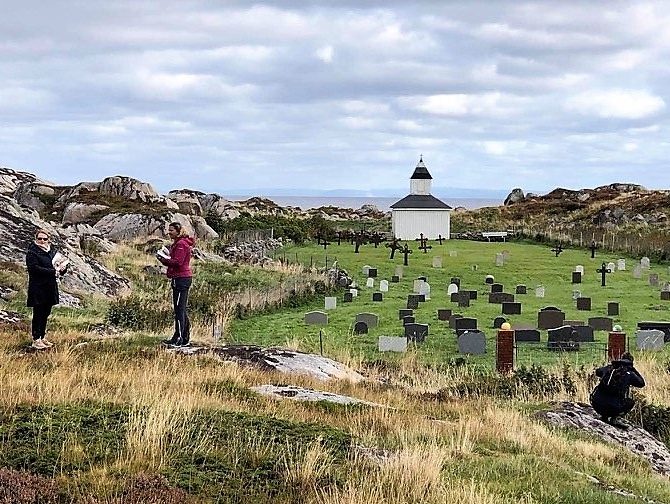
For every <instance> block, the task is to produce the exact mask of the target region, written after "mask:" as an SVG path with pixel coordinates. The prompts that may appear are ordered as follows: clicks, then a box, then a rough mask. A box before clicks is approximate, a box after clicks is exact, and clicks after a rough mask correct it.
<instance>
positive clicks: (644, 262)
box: [640, 257, 651, 269]
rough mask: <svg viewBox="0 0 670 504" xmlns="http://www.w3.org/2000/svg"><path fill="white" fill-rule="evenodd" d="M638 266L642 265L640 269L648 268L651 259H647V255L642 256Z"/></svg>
mask: <svg viewBox="0 0 670 504" xmlns="http://www.w3.org/2000/svg"><path fill="white" fill-rule="evenodd" d="M640 266H641V267H642V269H649V267H650V266H651V261H650V260H649V258H648V257H643V258H642V259H640Z"/></svg>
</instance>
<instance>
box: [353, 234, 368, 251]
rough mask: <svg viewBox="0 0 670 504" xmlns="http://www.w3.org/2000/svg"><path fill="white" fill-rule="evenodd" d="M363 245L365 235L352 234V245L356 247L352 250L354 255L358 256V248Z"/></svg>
mask: <svg viewBox="0 0 670 504" xmlns="http://www.w3.org/2000/svg"><path fill="white" fill-rule="evenodd" d="M364 243H366V241H365V235H364V234H363V232H360V233H354V245H355V247H356V248H355V249H354V253H355V254H358V247H360V246H361V245H363V244H364Z"/></svg>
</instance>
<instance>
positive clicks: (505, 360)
mask: <svg viewBox="0 0 670 504" xmlns="http://www.w3.org/2000/svg"><path fill="white" fill-rule="evenodd" d="M496 370H497V371H498V372H499V373H509V372H511V371H513V370H514V331H511V330H503V329H501V330H499V331H498V337H497V338H496Z"/></svg>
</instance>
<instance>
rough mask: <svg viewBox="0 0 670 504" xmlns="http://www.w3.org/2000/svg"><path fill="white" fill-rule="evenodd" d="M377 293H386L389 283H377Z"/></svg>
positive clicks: (385, 281)
mask: <svg viewBox="0 0 670 504" xmlns="http://www.w3.org/2000/svg"><path fill="white" fill-rule="evenodd" d="M379 291H380V292H388V291H389V281H388V280H382V281H381V282H379Z"/></svg>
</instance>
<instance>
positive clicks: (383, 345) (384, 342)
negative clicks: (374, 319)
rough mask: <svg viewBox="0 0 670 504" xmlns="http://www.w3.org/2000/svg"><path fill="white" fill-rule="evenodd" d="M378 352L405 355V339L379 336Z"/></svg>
mask: <svg viewBox="0 0 670 504" xmlns="http://www.w3.org/2000/svg"><path fill="white" fill-rule="evenodd" d="M379 351H380V352H399V353H405V352H406V351H407V338H404V337H401V336H380V337H379Z"/></svg>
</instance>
